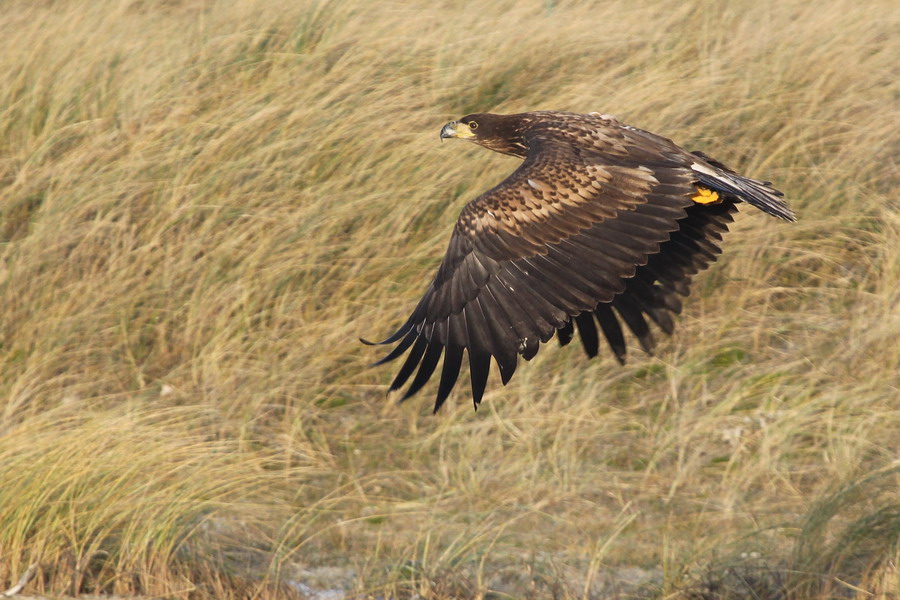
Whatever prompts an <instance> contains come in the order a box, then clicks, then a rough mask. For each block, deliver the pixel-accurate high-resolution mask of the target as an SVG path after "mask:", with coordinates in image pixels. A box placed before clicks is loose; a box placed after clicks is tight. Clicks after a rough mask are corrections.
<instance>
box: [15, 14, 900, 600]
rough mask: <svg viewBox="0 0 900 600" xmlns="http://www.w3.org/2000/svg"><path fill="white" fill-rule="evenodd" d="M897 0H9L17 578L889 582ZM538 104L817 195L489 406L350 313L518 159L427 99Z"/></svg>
mask: <svg viewBox="0 0 900 600" xmlns="http://www.w3.org/2000/svg"><path fill="white" fill-rule="evenodd" d="M897 16H898V11H897V9H896V8H895V6H894V3H892V2H889V1H888V0H876V1H875V2H873V3H869V4H867V5H866V6H860V5H859V4H858V3H857V2H852V1H850V0H827V1H825V2H818V3H808V2H805V1H801V0H786V1H780V2H768V1H763V2H750V1H749V0H746V1H745V0H740V1H737V2H728V3H724V2H711V1H706V0H692V1H691V2H675V1H664V2H634V1H627V2H626V1H624V0H622V1H618V0H616V1H612V2H596V3H595V2H587V1H573V2H559V3H557V2H540V3H531V4H529V3H522V2H512V1H509V2H506V1H500V0H497V1H495V2H492V3H489V4H487V5H485V4H484V3H480V2H462V1H451V2H444V3H421V4H420V5H414V4H404V3H390V4H388V3H368V2H362V1H361V0H334V1H332V2H314V1H311V0H310V1H301V2H271V1H262V0H259V1H242V2H230V1H225V0H222V1H214V0H182V1H178V0H169V1H165V2H162V1H160V2H151V1H139V0H135V1H128V0H98V1H95V2H78V1H75V0H70V1H66V0H60V1H57V2H30V1H25V0H19V1H16V0H13V1H9V2H7V3H5V4H4V7H3V11H2V13H0V32H2V35H0V40H2V42H0V47H2V50H3V51H2V53H0V115H2V118H0V244H2V245H0V255H2V261H0V392H2V396H0V588H3V584H4V583H5V582H8V583H10V584H11V583H14V582H15V580H16V579H17V577H18V575H19V574H21V572H22V571H24V570H25V568H26V567H27V566H28V565H29V564H32V563H37V564H38V565H39V576H38V577H37V578H36V579H35V581H34V582H32V584H31V588H29V589H31V590H33V591H36V592H48V593H49V592H52V593H70V594H71V593H79V592H87V591H93V592H96V591H106V592H117V593H134V594H150V595H167V596H172V597H220V598H221V597H244V596H246V595H248V594H252V593H257V594H258V595H259V597H276V596H284V595H291V594H292V593H293V592H292V591H291V588H290V587H289V586H286V585H285V582H288V581H291V580H296V579H297V577H298V576H297V575H296V573H301V572H303V571H302V570H303V569H304V568H306V567H310V566H316V565H333V566H340V567H346V568H352V569H354V570H355V572H356V573H357V578H356V585H357V586H358V591H359V592H360V593H373V594H376V593H377V594H398V595H404V594H412V593H414V592H418V593H423V594H426V595H430V596H433V597H444V596H459V595H473V596H474V595H483V594H486V593H489V592H490V590H492V589H494V590H497V589H501V588H502V589H507V588H503V585H506V584H504V583H503V581H506V580H505V579H503V578H504V577H506V576H507V575H509V577H512V578H513V579H515V578H516V577H518V580H517V581H519V583H521V585H520V587H519V588H516V587H515V586H514V585H513V586H512V587H509V588H508V589H510V590H515V589H520V590H521V589H526V590H531V592H529V593H531V594H532V595H533V596H549V595H553V596H557V597H573V598H574V597H578V598H587V597H604V596H606V595H609V594H612V593H614V588H616V585H618V584H617V583H616V572H617V571H616V569H621V568H625V567H640V568H642V569H645V570H646V571H647V572H655V570H657V569H661V570H662V571H661V572H662V575H661V576H660V577H658V578H656V579H653V578H651V579H652V581H649V582H648V583H646V585H643V587H642V590H643V591H642V592H641V593H644V594H645V595H646V596H648V597H666V598H675V597H679V595H680V596H682V597H698V596H690V594H700V593H703V594H707V596H703V597H705V598H725V597H734V596H727V595H726V592H721V593H719V592H715V591H712V592H709V589H714V588H715V586H712V588H710V587H709V586H707V588H703V589H702V590H700V591H698V589H699V588H697V587H696V582H697V581H698V578H701V579H702V578H703V577H706V578H707V580H708V579H709V576H708V575H709V571H708V567H709V565H720V564H722V561H723V560H724V561H726V562H727V560H729V559H728V557H732V556H738V557H739V556H741V554H742V553H749V552H757V553H759V555H760V556H761V557H762V559H761V560H763V561H764V563H765V565H766V566H767V567H766V568H770V569H772V570H773V572H774V570H775V569H782V571H779V573H778V575H777V576H775V577H772V578H770V579H771V581H774V582H775V583H774V584H773V585H771V586H769V587H768V588H767V589H769V591H771V593H772V594H773V595H772V596H771V597H772V598H775V597H796V598H816V597H819V598H827V597H833V596H834V595H835V594H844V595H847V596H848V597H853V598H872V597H881V598H887V597H889V594H891V593H893V594H896V593H898V589H897V588H898V579H897V571H896V559H897V546H896V543H895V542H896V535H897V531H898V526H897V520H896V512H892V511H896V508H897V506H898V503H900V498H898V494H897V491H896V490H897V485H896V484H897V474H896V470H893V471H892V470H890V469H891V465H892V464H895V463H893V462H892V461H895V460H896V458H897V456H898V452H900V426H898V425H900V404H898V399H900V392H898V389H900V344H898V339H900V285H898V281H900V216H898V215H900V212H898V202H897V199H896V193H897V185H898V177H897V156H898V154H900V143H898V140H900V135H898V133H900V108H898V104H897V99H898V97H900V87H898V84H897V81H898V77H897V74H898V73H897V67H896V64H897V59H898V56H900V44H898V38H897V36H896V29H895V26H896V17H897ZM537 108H555V109H563V110H573V111H580V112H588V111H593V110H599V111H602V112H608V113H612V114H616V115H618V116H619V117H620V118H622V119H623V120H626V121H627V122H629V123H632V124H634V125H637V126H641V127H644V128H647V129H650V130H653V131H658V132H660V133H662V134H664V135H667V136H669V137H671V138H673V139H675V140H676V141H679V142H680V143H683V144H685V145H687V146H688V147H690V148H696V149H702V150H704V151H706V152H708V153H709V154H710V155H712V156H715V157H716V158H718V159H720V160H722V161H724V162H726V163H728V164H730V165H732V166H733V167H735V168H736V169H738V170H740V171H742V172H745V173H747V174H748V175H751V176H757V177H764V178H766V179H771V180H773V181H775V182H776V183H777V184H778V187H779V188H780V189H782V190H783V191H785V193H786V194H787V196H788V198H789V199H790V201H791V203H792V205H793V206H794V208H795V209H796V210H797V212H798V215H799V217H800V222H799V223H797V224H794V225H790V224H784V223H779V222H776V221H775V220H773V219H769V218H766V217H765V216H764V215H761V214H758V213H756V212H755V211H750V210H745V211H744V214H742V215H740V216H739V218H738V222H737V224H736V225H735V226H734V228H733V233H731V234H730V235H729V236H728V238H727V240H726V251H725V254H724V256H723V257H722V259H721V260H720V261H719V262H718V263H717V264H716V265H715V266H714V267H713V268H712V269H711V270H710V271H709V272H707V273H705V274H704V275H703V276H702V277H700V278H699V279H698V281H697V284H696V286H695V290H694V293H693V294H692V296H691V298H690V299H689V301H688V302H687V303H686V311H685V314H684V315H683V317H682V318H681V319H680V322H679V324H678V329H677V332H676V335H675V336H674V337H673V338H672V339H669V340H664V341H662V343H661V345H660V349H659V351H658V353H657V356H656V357H653V358H650V357H645V356H642V355H640V354H639V351H638V350H637V348H634V349H632V355H631V360H630V362H629V365H628V366H626V367H624V368H623V367H619V366H618V365H617V364H616V363H615V361H614V360H611V359H610V357H609V356H605V357H603V358H602V359H601V360H595V361H588V360H586V359H585V358H584V357H583V356H582V355H581V353H580V350H579V349H578V348H566V349H563V350H559V349H556V348H550V347H548V348H546V349H545V350H543V351H542V352H541V354H540V355H539V356H538V357H537V358H536V359H535V360H534V361H532V363H531V364H529V365H527V366H525V367H523V368H522V369H520V371H519V372H518V373H517V375H516V377H515V379H514V380H513V381H512V382H511V384H510V385H509V386H508V387H506V388H503V387H501V386H500V385H499V378H494V379H492V380H491V384H490V386H491V387H490V389H489V392H488V394H487V396H486V399H485V404H484V405H483V406H482V409H481V410H479V411H478V413H473V412H472V410H471V404H470V399H469V396H468V390H467V389H466V386H465V385H461V386H459V389H458V390H457V391H456V392H455V393H454V396H453V397H452V398H451V399H450V402H449V403H448V406H447V407H446V408H445V410H444V411H443V412H442V414H440V415H439V416H437V417H433V416H430V410H429V409H430V400H431V398H430V393H432V391H433V390H432V389H431V388H428V389H427V390H426V392H424V393H423V395H422V397H421V398H416V399H415V400H412V401H410V402H409V403H408V404H406V405H403V406H399V407H398V406H397V405H396V404H395V402H394V401H393V400H392V399H386V398H385V396H384V390H385V388H386V384H387V383H388V381H389V378H390V376H391V369H385V368H379V369H368V368H366V364H367V363H369V362H371V361H372V360H374V359H375V358H376V357H377V355H376V354H374V353H373V352H372V350H371V349H370V348H365V347H362V346H361V345H360V344H358V343H357V341H356V339H357V337H359V336H364V337H378V336H379V335H382V334H385V333H387V332H389V331H390V330H391V329H392V327H393V326H395V325H396V324H398V322H399V321H400V320H401V319H403V318H404V317H405V316H406V315H407V312H408V311H409V310H411V308H412V306H413V304H414V302H415V301H416V299H417V298H418V296H419V294H421V293H422V291H423V289H424V286H425V284H426V283H427V281H428V278H429V277H431V275H432V272H433V270H434V268H435V267H436V264H437V262H438V261H439V260H440V257H441V255H442V253H443V250H444V247H445V244H446V240H447V237H448V235H449V231H450V228H451V226H452V223H453V222H454V219H455V217H456V215H457V214H458V212H459V210H460V208H461V207H462V205H463V204H464V203H465V202H466V201H467V200H469V199H471V198H472V197H474V196H475V195H476V194H477V193H479V191H481V190H483V189H486V188H487V187H488V186H490V185H492V184H494V183H496V182H497V181H499V180H500V179H501V178H502V177H503V176H504V175H505V174H506V173H508V172H509V171H511V170H512V168H513V167H514V165H515V161H514V160H512V159H509V158H505V157H501V156H499V155H492V154H491V153H489V152H486V151H484V150H481V149H478V148H475V147H471V146H468V145H464V144H461V143H460V144H449V143H448V144H444V145H439V144H438V143H437V132H438V129H439V127H440V125H441V124H443V123H444V122H445V121H447V120H449V119H451V118H455V117H458V116H460V115H462V114H465V113H466V112H469V111H473V110H479V111H496V112H515V111H519V110H531V109H537ZM873 481H877V482H878V483H877V485H876V487H877V490H878V493H877V494H875V495H874V496H866V495H865V494H860V492H859V490H861V489H868V487H867V486H871V485H875V484H874V483H873ZM840 490H844V491H840ZM848 490H849V491H848ZM854 490H855V491H854ZM876 496H877V501H875V498H876ZM869 497H870V498H872V501H871V502H867V501H865V498H869ZM829 499H830V500H829ZM829 501H830V502H831V503H830V504H829ZM835 536H837V537H836V538H835ZM891 536H894V537H893V538H892V537H891ZM835 539H839V540H844V541H845V542H846V544H847V546H846V547H847V548H849V549H850V550H852V553H853V554H852V556H849V555H843V554H841V548H842V546H841V545H840V544H839V545H835V542H834V540H835ZM735 564H736V563H735ZM735 568H738V567H735ZM726 571H727V569H726ZM741 572H742V571H735V570H732V571H729V573H731V574H732V575H733V574H734V573H741ZM504 573H505V574H507V575H503V577H501V576H500V575H502V574H504ZM510 573H513V575H510ZM715 573H719V571H716V572H715ZM715 573H714V575H713V576H715ZM797 573H800V574H802V575H803V576H804V577H799V576H795V575H797ZM729 577H731V575H727V574H726V575H723V576H722V577H721V579H720V580H719V583H720V584H721V585H720V586H719V588H716V589H719V590H720V591H721V590H722V589H724V587H727V586H726V583H727V582H729V581H731V579H729ZM501 580H503V581H501ZM765 581H767V582H768V581H770V580H769V579H766V580H765ZM723 582H724V583H723ZM782 584H784V585H783V586H782V587H779V586H781V585H782ZM516 585H518V584H516ZM761 585H762V584H761ZM723 586H724V587H723ZM732 587H733V586H732ZM4 589H5V588H4ZM629 589H631V588H629ZM635 589H636V588H635ZM836 590H838V591H836ZM632 591H634V590H632ZM510 593H521V592H510ZM635 593H637V592H635ZM717 593H718V594H719V595H718V596H716V595H715V594H717ZM728 593H731V592H728ZM735 593H739V592H735ZM754 593H758V591H754ZM775 594H783V595H782V596H778V595H775ZM791 594H793V596H791ZM879 594H881V596H879Z"/></svg>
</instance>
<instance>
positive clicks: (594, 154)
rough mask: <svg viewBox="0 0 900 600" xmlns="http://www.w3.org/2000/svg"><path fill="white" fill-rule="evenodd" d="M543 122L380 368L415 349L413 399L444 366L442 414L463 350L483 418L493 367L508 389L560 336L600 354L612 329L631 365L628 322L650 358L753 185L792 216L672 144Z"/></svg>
mask: <svg viewBox="0 0 900 600" xmlns="http://www.w3.org/2000/svg"><path fill="white" fill-rule="evenodd" d="M530 114H531V115H539V116H540V118H537V119H534V120H532V121H531V122H529V124H528V126H527V128H526V129H525V130H524V133H523V137H524V145H525V146H526V147H527V153H526V154H525V160H524V162H523V163H522V165H521V166H520V167H519V168H518V169H516V171H515V172H513V173H512V174H511V175H510V176H509V177H508V178H507V179H506V180H505V181H503V182H502V183H500V184H499V185H498V186H496V187H494V188H493V189H491V190H489V191H488V192H486V193H484V194H482V195H481V196H479V197H478V198H476V199H475V200H473V201H472V202H470V203H469V204H468V205H466V207H465V208H464V209H463V211H462V214H461V215H460V217H459V220H458V221H457V223H456V227H455V229H454V231H453V235H452V237H451V239H450V244H449V247H448V249H447V253H446V255H445V257H444V260H443V262H442V263H441V265H440V267H439V269H438V272H437V275H436V276H435V278H434V280H433V281H432V283H431V285H430V286H429V287H428V290H427V291H426V292H425V295H424V297H423V298H422V299H421V301H420V302H419V304H418V305H417V306H416V308H415V310H414V311H413V313H412V315H411V316H410V317H409V319H408V320H407V321H406V323H404V324H403V326H402V327H400V328H399V329H398V330H397V331H396V332H395V333H394V334H393V335H391V336H390V337H389V338H387V339H386V340H384V341H382V342H380V343H382V344H388V343H395V342H398V345H397V346H396V347H395V348H394V349H393V351H392V352H390V353H389V354H388V355H387V356H385V357H384V358H383V359H382V360H380V361H379V362H378V363H376V364H381V363H384V362H388V361H391V360H394V359H396V358H398V357H400V356H402V355H403V354H404V353H406V352H407V351H408V355H407V357H406V360H405V362H404V363H403V366H402V367H401V369H400V371H399V373H398V374H397V376H396V378H395V379H394V381H393V383H392V384H391V390H395V389H398V388H400V387H402V386H403V385H404V384H405V383H406V382H407V381H408V380H409V378H410V377H412V376H413V373H415V376H414V377H413V380H412V383H411V384H410V386H409V388H408V389H407V391H406V393H405V395H404V398H407V397H409V396H411V395H412V394H414V393H416V392H417V391H419V389H421V387H422V386H423V385H424V384H425V383H426V382H427V381H428V379H429V378H430V377H431V376H432V374H433V373H434V371H435V369H436V367H437V365H438V362H439V361H440V358H441V356H442V355H443V357H444V361H443V367H442V370H441V376H440V383H439V385H438V391H437V398H436V401H435V406H434V410H435V411H437V410H438V409H439V408H440V406H441V404H442V403H443V402H444V400H445V399H446V398H447V396H448V394H449V393H450V391H451V390H452V388H453V386H454V384H455V383H456V381H457V378H458V375H459V372H460V367H461V364H462V360H463V354H464V350H465V354H467V355H468V363H469V371H470V376H471V381H472V395H473V399H474V402H475V405H476V407H477V405H478V403H479V402H480V401H481V398H482V395H483V393H484V390H485V386H486V382H487V377H488V372H489V368H490V360H491V357H493V358H494V360H496V362H497V364H498V366H499V368H500V375H501V378H502V381H503V383H504V384H505V383H507V382H508V381H509V379H510V378H511V377H512V375H513V373H514V372H515V370H516V365H517V359H518V355H520V354H521V355H522V356H523V357H524V358H525V359H526V360H528V359H530V358H532V357H533V356H534V355H535V354H536V353H537V351H538V348H539V346H540V343H541V342H547V341H548V340H549V339H550V338H551V337H553V334H554V333H556V332H558V334H559V339H560V342H561V343H563V344H565V343H568V341H569V340H571V338H572V335H573V332H574V327H577V328H578V331H579V333H580V334H581V339H582V342H583V344H584V347H585V350H586V352H587V353H588V354H589V355H591V356H593V355H595V354H597V352H598V346H599V336H598V333H597V328H596V324H599V325H600V331H602V333H603V336H604V337H605V338H606V339H607V341H608V342H609V344H610V346H611V348H612V350H613V352H614V353H615V355H616V356H617V357H618V359H619V360H620V361H622V360H624V356H625V342H624V334H623V327H622V325H621V323H624V324H625V325H626V326H627V328H628V329H630V330H631V331H632V332H633V333H634V334H635V336H636V337H637V338H638V340H639V341H640V343H641V345H642V347H643V348H644V349H645V350H646V351H648V352H650V351H651V350H652V348H653V340H652V337H651V334H650V331H649V327H648V324H647V320H646V317H649V318H650V319H651V320H652V321H654V322H655V323H656V324H657V325H658V326H659V327H660V328H661V329H662V330H663V331H665V332H666V333H671V331H672V329H673V327H674V324H673V320H672V315H674V314H677V313H678V312H679V311H680V310H681V302H680V299H679V296H684V295H686V294H687V293H688V285H689V282H690V278H691V276H692V275H693V274H694V273H696V272H697V271H699V270H700V269H703V268H705V267H706V266H707V265H709V264H710V263H711V262H712V261H713V260H715V258H716V255H717V254H718V253H719V248H718V245H717V242H718V241H719V240H721V234H722V232H724V231H726V230H727V225H728V223H729V222H730V221H731V220H732V213H733V212H734V211H735V207H734V203H735V201H737V200H740V199H749V198H747V197H746V196H747V193H746V192H745V191H744V190H743V188H742V187H741V186H742V185H743V186H745V187H746V186H755V187H752V188H750V189H752V190H753V191H754V192H756V193H757V194H758V195H760V196H761V197H762V198H763V200H764V201H765V202H769V203H775V205H776V206H778V208H781V206H784V205H783V202H780V198H779V196H780V194H779V193H778V192H776V191H775V190H773V189H771V188H768V187H766V184H764V183H762V182H758V181H755V180H750V179H745V178H741V177H739V176H736V175H734V174H733V173H731V172H729V171H727V170H725V169H724V168H722V167H721V165H718V166H714V164H712V163H713V162H714V161H709V160H707V159H705V157H703V156H700V155H693V154H690V153H688V152H686V151H684V150H682V149H680V148H678V147H677V146H675V145H674V144H673V143H672V142H670V141H669V140H666V139H665V138H660V137H658V136H655V135H653V134H650V133H647V132H644V131H641V130H638V129H634V128H629V127H626V126H622V125H620V124H618V123H617V122H615V121H608V120H604V119H601V118H597V117H592V116H589V115H572V114H568V113H530ZM716 177H721V178H723V179H722V182H721V183H719V181H718V180H717V179H716ZM754 204H756V203H755V202H754ZM764 210H765V208H764ZM784 210H787V209H786V207H785V208H784ZM767 212H770V211H767ZM786 214H788V215H789V214H790V213H786ZM778 216H784V215H778ZM791 216H792V215H791ZM573 323H574V327H573Z"/></svg>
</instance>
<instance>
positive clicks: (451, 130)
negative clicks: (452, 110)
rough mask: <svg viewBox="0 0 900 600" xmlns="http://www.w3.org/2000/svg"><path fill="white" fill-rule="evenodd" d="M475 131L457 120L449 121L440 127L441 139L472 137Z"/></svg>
mask: <svg viewBox="0 0 900 600" xmlns="http://www.w3.org/2000/svg"><path fill="white" fill-rule="evenodd" d="M473 137H475V133H474V132H473V131H472V128H471V127H469V126H468V125H466V124H465V123H460V122H459V121H450V122H449V123H447V124H446V125H444V126H443V127H442V128H441V139H444V138H461V139H466V138H473Z"/></svg>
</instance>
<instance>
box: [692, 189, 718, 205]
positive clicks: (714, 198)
mask: <svg viewBox="0 0 900 600" xmlns="http://www.w3.org/2000/svg"><path fill="white" fill-rule="evenodd" d="M691 200H693V201H694V202H696V203H697V204H715V203H717V202H721V201H722V198H721V196H719V193H718V192H714V191H713V190H710V189H707V188H705V187H698V188H697V195H696V196H693V197H692V198H691Z"/></svg>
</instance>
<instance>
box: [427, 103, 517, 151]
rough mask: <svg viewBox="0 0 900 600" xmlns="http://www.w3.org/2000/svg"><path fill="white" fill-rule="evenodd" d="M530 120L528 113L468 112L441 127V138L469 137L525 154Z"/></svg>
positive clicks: (504, 149) (493, 148) (483, 144)
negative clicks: (526, 134) (468, 113)
mask: <svg viewBox="0 0 900 600" xmlns="http://www.w3.org/2000/svg"><path fill="white" fill-rule="evenodd" d="M529 121H530V120H529V119H528V118H527V117H525V115H494V114H489V113H476V114H472V115H466V116H465V117H463V118H461V119H459V120H458V121H450V122H449V123H447V124H446V125H444V126H443V127H442V128H441V139H444V138H459V139H463V140H469V141H470V142H475V143H476V144H478V145H479V146H484V147H485V148H487V149H489V150H493V151H494V152H500V153H502V154H511V155H513V156H518V157H520V158H524V157H525V154H526V152H528V146H527V145H526V143H525V130H526V128H527V127H528V123H529Z"/></svg>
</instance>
